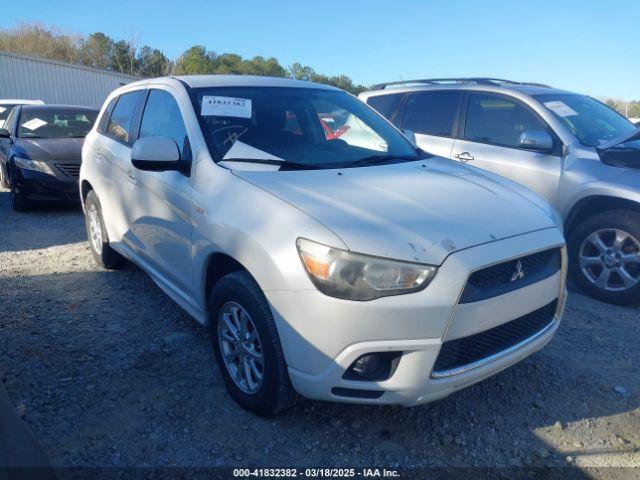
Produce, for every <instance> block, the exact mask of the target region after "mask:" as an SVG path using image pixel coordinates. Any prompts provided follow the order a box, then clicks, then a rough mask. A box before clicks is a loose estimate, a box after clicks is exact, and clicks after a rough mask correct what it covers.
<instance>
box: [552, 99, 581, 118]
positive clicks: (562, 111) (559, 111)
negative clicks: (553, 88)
mask: <svg viewBox="0 0 640 480" xmlns="http://www.w3.org/2000/svg"><path fill="white" fill-rule="evenodd" d="M544 106H545V107H547V108H548V109H549V110H551V111H552V112H553V113H555V114H556V115H559V116H561V117H572V116H573V115H578V112H576V111H575V110H573V109H572V108H571V107H569V106H568V105H567V104H566V103H564V102H561V101H560V100H557V101H555V102H544Z"/></svg>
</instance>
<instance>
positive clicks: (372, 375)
mask: <svg viewBox="0 0 640 480" xmlns="http://www.w3.org/2000/svg"><path fill="white" fill-rule="evenodd" d="M401 356H402V352H374V353H365V354H364V355H362V356H360V357H358V358H357V359H356V361H355V362H353V363H352V364H351V366H350V367H349V368H348V369H347V371H346V372H345V373H344V375H343V376H342V378H344V379H345V380H361V381H369V382H372V381H382V380H388V379H389V378H390V377H391V375H393V372H394V371H395V369H396V367H397V366H398V363H399V361H400V357H401Z"/></svg>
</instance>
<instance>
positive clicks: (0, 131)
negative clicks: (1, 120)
mask: <svg viewBox="0 0 640 480" xmlns="http://www.w3.org/2000/svg"><path fill="white" fill-rule="evenodd" d="M0 138H11V134H10V133H9V130H7V129H6V128H0Z"/></svg>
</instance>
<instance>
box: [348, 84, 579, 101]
mask: <svg viewBox="0 0 640 480" xmlns="http://www.w3.org/2000/svg"><path fill="white" fill-rule="evenodd" d="M438 90H463V91H483V92H494V93H507V94H508V93H513V92H518V93H520V94H524V95H530V96H531V95H541V94H564V95H577V94H576V93H574V92H570V91H567V90H561V89H558V88H554V87H548V86H546V85H541V84H535V83H504V84H500V83H476V82H472V81H470V82H463V81H461V82H456V83H417V82H416V83H413V82H407V83H406V84H400V83H397V84H393V85H389V86H386V88H385V87H383V88H377V89H373V90H368V91H366V92H363V93H361V94H360V95H361V97H364V98H368V97H373V96H377V95H384V94H390V93H407V92H416V91H438Z"/></svg>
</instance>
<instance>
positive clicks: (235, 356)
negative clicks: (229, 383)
mask: <svg viewBox="0 0 640 480" xmlns="http://www.w3.org/2000/svg"><path fill="white" fill-rule="evenodd" d="M218 342H219V346H220V352H221V353H222V359H223V361H224V365H225V367H226V369H227V371H228V372H229V375H230V376H231V378H232V380H233V382H234V383H235V385H236V386H237V387H238V388H239V389H240V390H242V391H243V392H245V393H248V394H254V393H256V392H257V391H258V390H259V389H260V387H261V386H262V382H263V378H264V357H263V351H262V342H261V341H260V335H259V334H258V330H257V329H256V326H255V324H254V323H253V320H252V319H251V316H250V315H249V313H248V312H247V311H246V310H245V309H244V308H243V307H242V306H241V305H240V304H238V303H236V302H227V303H225V304H224V305H223V306H222V308H221V309H220V311H219V313H218Z"/></svg>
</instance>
